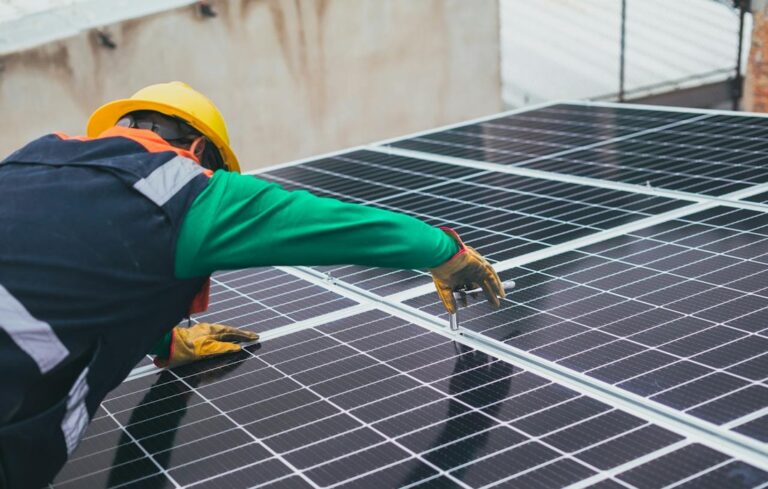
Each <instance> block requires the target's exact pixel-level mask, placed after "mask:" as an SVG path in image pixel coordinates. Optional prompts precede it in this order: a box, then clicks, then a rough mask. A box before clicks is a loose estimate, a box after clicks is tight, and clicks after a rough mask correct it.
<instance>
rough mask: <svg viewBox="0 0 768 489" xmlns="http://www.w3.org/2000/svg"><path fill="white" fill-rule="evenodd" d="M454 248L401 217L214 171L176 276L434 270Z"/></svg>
mask: <svg viewBox="0 0 768 489" xmlns="http://www.w3.org/2000/svg"><path fill="white" fill-rule="evenodd" d="M458 250H459V246H458V244H457V242H456V241H455V240H454V239H453V238H452V237H451V236H449V235H448V234H446V233H445V232H444V231H442V230H440V229H438V228H434V227H432V226H429V225H427V224H426V223H424V222H422V221H420V220H418V219H415V218H413V217H410V216H407V215H405V214H399V213H395V212H389V211H385V210H381V209H376V208H373V207H366V206H362V205H357V204H349V203H344V202H341V201H338V200H335V199H328V198H321V197H317V196H314V195H312V194H310V193H308V192H304V191H295V192H289V191H286V190H284V189H283V188H281V187H280V186H279V185H276V184H273V183H269V182H266V181H264V180H260V179H258V178H255V177H252V176H247V175H239V174H236V173H227V172H224V171H218V172H216V173H215V174H214V176H213V177H212V178H211V182H210V184H209V185H208V187H207V188H206V189H205V190H204V191H203V192H202V193H201V194H200V195H199V196H198V198H197V199H196V200H195V202H194V203H193V204H192V206H191V208H190V210H189V212H188V213H187V215H186V217H185V219H184V223H183V224H182V228H181V233H180V235H179V240H178V244H177V247H176V275H177V276H178V277H180V278H189V277H196V276H204V275H208V274H211V273H212V272H214V271H216V270H227V269H238V268H247V267H257V266H268V265H332V264H354V265H365V266H377V267H391V268H434V267H437V266H438V265H441V264H442V263H444V262H446V261H447V260H448V259H450V258H451V257H452V256H453V255H454V254H455V253H456V252H457V251H458Z"/></svg>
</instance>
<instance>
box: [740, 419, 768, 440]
mask: <svg viewBox="0 0 768 489" xmlns="http://www.w3.org/2000/svg"><path fill="white" fill-rule="evenodd" d="M733 431H736V432H737V433H741V434H744V435H747V436H749V437H751V438H755V439H757V440H760V441H762V442H764V443H768V416H762V417H760V418H757V419H753V420H752V421H748V422H746V423H744V424H742V425H739V426H737V427H736V428H734V429H733Z"/></svg>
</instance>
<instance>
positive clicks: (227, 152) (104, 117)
mask: <svg viewBox="0 0 768 489" xmlns="http://www.w3.org/2000/svg"><path fill="white" fill-rule="evenodd" d="M137 110H154V111H156V112H160V113H161V114H165V115H169V116H176V117H180V118H181V119H184V121H186V122H187V123H188V124H189V125H190V126H192V127H193V128H195V129H196V130H197V131H199V132H200V133H202V134H204V135H205V136H206V137H207V138H209V139H210V140H211V141H212V142H213V144H214V145H216V148H218V150H219V151H220V152H221V155H222V157H223V159H224V163H226V164H227V166H228V167H229V169H230V170H231V171H233V172H236V173H240V162H239V161H238V160H237V156H235V153H234V152H233V151H232V148H230V147H229V144H227V143H226V142H225V141H224V140H222V139H221V138H220V137H219V135H218V134H217V133H216V131H214V130H212V129H211V128H210V127H208V125H207V124H205V122H203V121H201V120H200V119H199V118H197V117H196V116H195V115H194V114H192V113H190V112H187V111H185V110H180V109H179V108H177V107H174V106H172V105H168V104H163V103H161V102H156V101H154V100H142V99H121V100H114V101H112V102H109V103H106V104H104V105H102V106H101V107H99V108H98V109H96V111H94V113H93V114H91V117H90V119H88V125H87V126H86V134H87V136H88V137H91V138H94V137H97V136H98V135H99V134H101V133H102V132H104V131H106V130H107V129H109V128H110V127H113V126H114V125H115V124H117V121H118V120H120V118H121V117H122V116H124V115H125V114H127V113H129V112H134V111H137Z"/></svg>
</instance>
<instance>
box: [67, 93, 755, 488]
mask: <svg viewBox="0 0 768 489" xmlns="http://www.w3.org/2000/svg"><path fill="white" fill-rule="evenodd" d="M766 120H768V119H761V118H757V117H750V118H741V117H726V116H719V115H711V114H707V115H704V116H702V115H700V114H687V113H677V112H669V111H649V110H637V109H628V108H610V107H585V106H577V105H567V104H563V105H557V106H553V107H548V108H545V109H540V110H536V111H530V112H527V113H521V114H516V115H513V116H507V117H501V118H498V119H494V120H490V121H487V122H484V123H479V124H468V125H466V126H463V127H459V128H456V129H452V130H449V131H442V132H436V133H433V134H429V135H426V136H420V137H418V138H411V139H408V140H402V141H399V142H397V143H395V146H399V147H408V148H410V149H416V150H419V151H424V152H428V153H429V152H432V153H437V154H449V155H454V156H459V157H463V158H471V159H476V160H480V161H491V162H496V163H503V164H512V165H525V166H530V167H533V168H539V169H546V170H550V171H559V172H563V173H569V174H577V175H583V176H593V177H596V178H602V179H609V180H616V181H622V182H630V183H643V184H644V183H645V182H646V181H648V182H650V183H651V184H652V185H655V186H662V187H664V188H670V189H678V190H688V191H695V192H703V193H706V194H709V195H722V194H723V193H725V192H729V191H732V190H736V189H740V188H744V187H746V186H748V185H752V184H754V183H758V182H763V181H766V180H768V179H766V178H764V173H763V172H764V171H766V170H764V168H765V165H761V164H760V163H759V161H761V160H760V158H761V153H762V152H763V148H764V143H763V140H765V137H764V132H765V129H764V128H765V126H766V123H765V121H766ZM449 151H450V152H449ZM427 158H428V157H427ZM563 162H565V163H568V164H563ZM619 162H620V164H619ZM539 165H541V166H539ZM548 165H552V166H548ZM723 168H728V169H730V171H723ZM260 176H261V177H262V178H265V179H267V180H272V181H275V182H278V183H280V184H282V185H284V186H285V187H286V188H289V189H299V188H304V189H308V190H310V191H312V192H314V193H316V194H319V195H323V196H329V197H334V198H339V199H342V200H346V201H350V202H359V203H365V204H369V205H374V206H378V207H381V208H384V209H390V210H396V211H401V212H407V213H410V214H412V215H415V216H416V217H419V218H421V219H423V220H425V221H426V222H428V223H430V224H433V225H444V224H448V225H451V226H452V227H454V228H456V229H457V230H458V231H459V233H460V234H461V235H462V236H463V237H464V238H465V240H466V241H467V242H469V243H470V244H471V245H473V246H475V247H477V248H478V249H480V251H481V252H483V253H484V254H485V255H486V256H488V257H489V259H490V260H491V261H493V262H499V261H502V260H506V259H509V258H513V257H517V256H520V255H524V254H526V253H529V252H532V251H538V250H543V249H545V248H548V247H550V246H552V245H555V244H562V243H567V242H569V241H571V240H573V239H575V238H580V237H585V236H589V235H591V234H594V233H597V232H600V231H603V230H609V229H612V228H615V227H616V226H619V225H621V224H625V223H629V222H633V221H636V220H638V219H642V218H647V217H649V216H656V215H659V214H661V213H664V212H666V211H669V210H673V209H676V208H679V207H680V206H683V205H690V203H689V202H681V201H676V200H671V199H665V198H659V197H654V196H648V195H642V194H635V193H627V192H620V191H614V190H606V189H600V188H595V187H590V186H583V185H577V184H570V183H562V182H556V181H550V180H545V179H535V178H527V177H526V178H523V177H517V176H513V175H509V174H506V173H501V172H492V171H483V170H477V169H474V168H468V167H461V166H457V165H449V164H443V163H435V162H431V161H427V160H420V159H413V158H402V157H396V156H393V155H387V154H384V153H381V152H375V151H356V152H352V153H346V154H343V155H339V156H335V157H331V158H323V159H319V160H316V161H311V162H306V163H302V164H300V165H294V166H291V167H285V168H281V169H275V170H272V171H270V172H268V173H265V174H262V175H260ZM760 198H761V197H760V196H758V197H755V198H752V199H751V200H754V201H757V202H766V201H768V197H765V198H763V200H759V199H760ZM766 216H768V214H763V213H760V212H755V211H747V210H739V209H734V208H726V207H718V208H715V209H711V210H709V211H704V212H700V213H698V214H695V215H690V216H688V217H685V218H682V219H678V220H674V221H669V222H663V223H661V224H658V225H655V226H652V227H648V228H645V229H643V230H640V231H637V232H634V233H632V234H629V235H623V236H620V237H618V238H614V239H610V240H607V241H603V242H601V243H598V244H595V245H591V246H586V247H582V248H580V249H578V250H576V251H572V252H567V253H562V254H559V255H556V256H554V257H552V258H548V259H544V260H540V261H537V262H534V263H530V264H528V265H526V266H524V267H519V268H515V269H513V270H510V271H506V272H502V274H501V275H502V278H504V279H507V278H512V279H515V280H516V281H517V283H518V287H517V289H516V290H515V291H514V292H513V293H512V295H510V297H509V299H508V300H507V301H505V303H504V307H503V308H502V309H501V310H499V311H495V312H494V311H491V310H490V309H488V307H487V306H485V305H480V304H476V305H472V306H471V307H469V308H467V309H462V310H461V316H462V326H464V327H466V328H469V329H472V330H474V331H477V332H480V333H481V334H485V335H487V336H489V337H491V338H494V339H499V340H501V341H503V342H505V343H507V344H508V345H510V346H513V347H515V348H518V349H520V350H524V351H527V352H530V353H531V354H533V355H537V356H539V357H540V358H545V359H547V360H551V361H553V362H556V363H557V364H559V366H560V367H561V368H568V369H573V370H575V371H578V372H583V373H585V374H586V375H587V376H589V377H591V378H594V379H599V380H602V381H605V382H608V383H610V384H612V385H615V386H617V388H618V390H617V392H632V393H635V394H639V395H640V396H643V397H644V398H646V399H651V400H653V401H655V402H658V403H661V404H663V405H666V406H668V407H671V408H673V409H676V410H678V411H680V412H684V413H686V415H691V416H695V417H698V418H700V419H704V420H707V421H711V422H713V423H715V424H717V425H719V426H720V427H721V428H722V429H723V430H731V433H739V434H743V435H745V436H747V437H749V438H752V439H754V440H758V441H761V442H768V314H766V311H768V280H766V278H768V244H766V239H768V218H767V217H766ZM318 269H319V270H321V271H323V272H327V273H330V274H332V275H333V276H334V277H335V278H337V279H343V280H344V281H346V282H349V283H352V284H355V285H357V286H359V287H362V288H364V289H366V290H368V291H373V292H375V293H377V294H380V295H388V294H391V293H395V292H402V291H405V290H408V289H410V288H412V287H415V286H418V285H422V284H425V283H427V282H429V280H430V279H429V276H428V275H426V274H423V273H419V272H415V271H382V270H380V269H379V270H376V269H364V268H360V267H318ZM211 299H212V303H211V308H210V310H209V311H208V312H206V313H205V314H204V315H200V316H196V317H194V318H193V320H194V321H208V322H221V323H225V324H230V325H233V326H237V327H241V328H248V329H251V330H254V331H258V332H263V331H266V330H269V329H274V328H277V327H280V326H285V325H289V324H294V323H296V322H298V321H303V320H306V319H312V318H317V317H318V316H322V315H324V314H327V313H332V312H340V315H342V316H343V315H344V312H343V311H344V309H345V308H347V307H349V306H353V305H357V302H355V301H353V300H351V299H348V298H345V297H342V296H340V295H338V294H336V293H334V292H332V291H330V290H327V289H326V288H324V287H321V286H318V285H314V284H312V283H310V282H307V281H305V280H303V279H300V278H297V277H296V276H294V275H292V274H288V273H286V272H284V271H281V270H278V269H274V268H265V269H252V270H241V271H232V272H224V273H220V274H217V275H215V276H214V278H213V285H212V297H211ZM408 303H409V304H410V305H414V306H416V307H419V308H422V309H425V310H426V311H428V312H431V313H433V314H435V315H438V314H440V312H441V309H440V308H439V307H437V305H436V304H435V299H434V295H432V294H430V295H427V296H423V297H418V298H416V299H413V300H412V301H409V302H408ZM348 314H349V313H347V316H346V317H342V318H341V319H339V320H335V321H333V322H330V323H328V324H325V325H322V326H317V327H312V328H307V329H303V330H301V331H298V332H295V333H290V334H288V335H286V336H281V337H278V338H275V339H271V340H268V341H264V342H263V343H262V344H260V345H256V346H252V347H248V348H247V349H246V351H243V352H241V353H239V354H236V355H232V356H227V357H223V358H218V359H213V360H209V361H205V362H199V363H196V364H192V365H187V366H184V367H181V368H177V369H174V370H173V371H164V372H162V373H159V374H158V373H154V374H151V375H148V376H145V377H141V378H137V379H133V380H130V381H127V382H125V383H124V384H123V385H121V386H120V387H119V388H118V389H116V390H115V391H113V392H112V393H111V394H110V396H109V397H108V399H107V400H105V402H104V403H103V405H102V407H101V408H100V410H99V411H98V413H97V415H96V416H95V419H94V420H93V423H92V424H91V425H90V427H89V429H88V431H87V434H86V437H85V439H84V440H83V442H82V444H81V445H80V447H79V448H78V449H77V451H76V452H75V453H74V454H73V456H72V457H71V460H70V462H69V463H68V464H67V465H66V466H65V468H64V469H63V470H62V472H61V473H60V474H59V475H58V476H57V479H56V481H55V483H54V487H65V488H67V487H68V488H73V487H88V488H100V487H133V488H162V487H179V486H192V487H216V488H219V487H223V488H239V487H255V486H258V487H262V486H263V487H272V488H279V487H286V488H301V487H365V488H368V487H395V486H401V485H410V486H412V487H422V488H426V487H440V488H442V487H486V486H494V485H499V486H504V487H526V488H529V487H530V488H539V487H540V488H552V487H564V486H568V485H570V484H573V483H577V482H582V483H583V485H585V486H586V485H590V487H601V488H612V487H624V488H626V487H635V488H638V489H640V488H646V487H666V486H669V485H674V486H675V487H696V488H718V489H720V488H731V487H739V488H741V487H745V488H747V487H748V488H752V487H768V473H767V472H765V471H764V469H765V467H763V466H761V467H755V466H752V465H749V464H747V463H745V462H744V461H743V460H739V459H734V458H732V457H730V456H728V455H725V454H724V453H722V452H720V451H718V450H717V449H716V448H717V447H714V446H713V447H706V446H704V445H701V444H698V443H694V442H693V441H691V440H689V439H687V438H684V437H682V436H681V435H679V434H677V433H673V432H670V431H668V430H667V429H664V428H662V427H660V426H658V425H656V424H653V423H650V422H648V421H646V420H642V419H640V418H638V417H636V416H633V415H631V414H630V413H628V412H625V411H622V410H620V409H617V408H615V407H612V406H609V405H607V404H605V403H603V402H601V401H599V400H597V399H594V398H592V397H589V396H586V395H582V394H580V393H578V392H576V391H574V390H571V389H570V388H567V387H565V386H563V385H560V384H558V383H555V382H552V381H550V380H547V379H545V378H543V377H541V376H539V375H536V374H535V373H533V372H530V371H525V370H523V369H521V368H518V367H516V366H514V365H512V364H510V363H507V362H504V361H502V360H499V359H497V358H494V357H492V356H489V355H486V354H484V353H481V352H478V351H475V350H472V349H471V348H469V347H467V346H464V345H461V344H459V343H455V342H452V341H450V340H448V339H446V338H445V337H443V336H440V335H437V334H435V333H432V332H429V331H428V330H426V329H424V328H421V327H419V326H416V325H413V324H410V323H409V322H407V321H405V320H402V319H399V318H396V317H392V316H389V315H387V314H386V313H384V312H381V311H377V310H372V311H369V312H365V313H356V315H354V316H349V315H348ZM446 323H447V321H446ZM723 433H726V431H723ZM723 450H725V448H723ZM726 451H727V450H726ZM761 469H763V470H761ZM606 471H608V472H606ZM593 482H594V485H591V484H592V483H593Z"/></svg>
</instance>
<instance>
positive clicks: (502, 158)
mask: <svg viewBox="0 0 768 489" xmlns="http://www.w3.org/2000/svg"><path fill="white" fill-rule="evenodd" d="M697 117H700V116H698V115H696V114H685V113H675V112H662V111H650V110H649V111H638V110H631V109H624V108H616V107H596V106H573V105H568V104H558V105H553V106H550V107H544V108H541V109H537V110H531V111H526V112H524V113H518V114H513V115H508V116H503V117H499V118H496V119H491V120H488V121H484V122H479V123H474V124H468V125H465V126H460V127H455V128H452V129H448V130H445V131H436V132H432V133H428V134H423V135H419V136H417V137H415V138H407V139H402V140H398V141H395V142H393V143H391V144H392V145H393V146H395V147H399V148H405V149H412V150H416V151H423V152H426V153H436V154H442V155H446V156H455V157H460V158H467V159H474V160H480V161H489V162H494V163H503V164H517V163H521V162H524V161H527V160H530V159H534V158H539V157H545V156H549V155H553V154H558V153H561V152H563V151H569V150H572V149H573V148H577V147H581V146H587V145H591V144H598V143H600V142H602V141H606V140H609V139H613V138H617V137H624V136H627V135H629V134H633V133H637V132H641V131H647V130H650V129H655V128H659V127H663V126H667V125H670V124H676V123H679V122H681V121H685V120H688V119H694V118H697Z"/></svg>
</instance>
